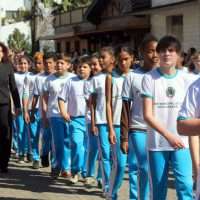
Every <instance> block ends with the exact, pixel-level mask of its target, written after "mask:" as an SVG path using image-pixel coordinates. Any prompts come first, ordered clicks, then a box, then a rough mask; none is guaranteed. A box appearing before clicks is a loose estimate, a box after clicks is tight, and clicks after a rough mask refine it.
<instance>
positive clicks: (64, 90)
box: [58, 80, 70, 102]
mask: <svg viewBox="0 0 200 200" xmlns="http://www.w3.org/2000/svg"><path fill="white" fill-rule="evenodd" d="M69 91H70V80H68V81H67V82H66V83H65V85H64V87H63V88H62V89H61V91H60V92H59V94H58V99H61V100H63V101H64V102H68V98H69Z"/></svg>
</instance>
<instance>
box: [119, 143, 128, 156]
mask: <svg viewBox="0 0 200 200" xmlns="http://www.w3.org/2000/svg"><path fill="white" fill-rule="evenodd" d="M120 147H121V150H122V152H123V153H124V154H128V141H122V142H121V145H120Z"/></svg>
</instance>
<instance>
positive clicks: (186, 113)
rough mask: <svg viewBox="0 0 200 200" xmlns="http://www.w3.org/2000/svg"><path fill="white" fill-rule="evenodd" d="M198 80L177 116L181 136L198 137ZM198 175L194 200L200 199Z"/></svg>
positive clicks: (199, 84)
mask: <svg viewBox="0 0 200 200" xmlns="http://www.w3.org/2000/svg"><path fill="white" fill-rule="evenodd" d="M199 86H200V79H198V80H196V81H195V82H194V83H193V84H192V85H191V86H190V88H189V89H188V91H187V95H186V97H185V100H184V102H183V104H182V106H181V109H180V111H179V115H178V118H177V120H178V122H177V128H178V132H179V133H180V134H181V135H188V136H195V135H198V136H199V135H200V133H199V130H200V101H199V99H200V87H199ZM199 175H200V173H198V178H197V190H196V200H199V199H200V177H199Z"/></svg>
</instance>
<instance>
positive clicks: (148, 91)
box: [141, 74, 154, 99]
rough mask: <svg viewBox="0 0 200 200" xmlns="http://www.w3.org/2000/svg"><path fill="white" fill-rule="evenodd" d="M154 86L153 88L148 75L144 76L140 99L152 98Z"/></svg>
mask: <svg viewBox="0 0 200 200" xmlns="http://www.w3.org/2000/svg"><path fill="white" fill-rule="evenodd" d="M153 90H154V86H153V80H152V77H151V75H150V74H146V75H144V77H143V80H142V93H141V95H142V97H147V98H151V99H153V98H154V92H153Z"/></svg>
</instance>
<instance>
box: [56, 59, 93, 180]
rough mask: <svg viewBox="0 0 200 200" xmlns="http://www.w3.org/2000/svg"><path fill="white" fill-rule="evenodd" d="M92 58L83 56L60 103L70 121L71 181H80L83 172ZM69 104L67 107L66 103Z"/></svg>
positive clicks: (64, 88)
mask: <svg viewBox="0 0 200 200" xmlns="http://www.w3.org/2000/svg"><path fill="white" fill-rule="evenodd" d="M90 72H91V69H90V59H89V58H88V57H83V58H82V59H81V60H80V64H79V65H78V68H77V74H78V75H77V76H75V77H73V78H71V79H70V80H69V81H67V82H66V83H65V85H64V87H63V88H62V90H61V92H60V94H59V96H58V103H59V108H60V113H61V116H62V117H63V118H64V120H65V121H70V134H71V151H72V164H71V171H72V178H71V180H70V182H71V183H73V184H75V183H77V182H78V181H79V176H80V173H82V172H83V167H84V156H85V146H84V144H85V137H86V120H85V115H86V107H87V106H86V99H85V94H84V85H85V81H86V80H87V79H88V78H89V76H90ZM66 104H67V109H66V107H65V105H66Z"/></svg>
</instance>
